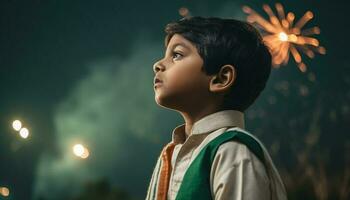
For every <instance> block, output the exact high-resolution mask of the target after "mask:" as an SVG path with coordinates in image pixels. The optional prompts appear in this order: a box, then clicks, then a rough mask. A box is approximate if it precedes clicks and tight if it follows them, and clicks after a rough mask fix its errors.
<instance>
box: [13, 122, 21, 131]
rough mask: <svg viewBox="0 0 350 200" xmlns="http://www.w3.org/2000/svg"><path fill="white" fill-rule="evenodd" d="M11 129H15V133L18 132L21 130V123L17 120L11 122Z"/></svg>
mask: <svg viewBox="0 0 350 200" xmlns="http://www.w3.org/2000/svg"><path fill="white" fill-rule="evenodd" d="M12 127H13V129H15V130H16V131H19V130H21V128H22V122H21V121H19V120H15V121H13V122H12Z"/></svg>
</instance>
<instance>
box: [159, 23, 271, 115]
mask: <svg viewBox="0 0 350 200" xmlns="http://www.w3.org/2000/svg"><path fill="white" fill-rule="evenodd" d="M165 32H166V34H167V35H166V37H165V46H167V45H168V43H169V41H170V39H171V37H172V36H173V35H174V34H179V35H181V36H183V37H184V38H186V39H187V40H189V41H190V42H191V43H192V44H194V46H195V47H196V49H197V51H198V53H199V55H200V56H201V58H202V59H203V63H204V64H203V70H204V71H205V73H206V74H207V75H213V74H216V73H218V72H219V70H220V69H221V67H222V66H223V65H226V64H231V65H233V66H234V67H235V70H236V73H237V74H236V80H235V82H234V84H233V86H232V87H231V90H230V93H229V94H228V95H227V96H226V97H225V99H224V105H223V108H224V109H235V110H239V111H242V112H243V111H245V110H246V109H247V108H248V107H249V106H250V105H251V104H253V102H254V101H255V100H256V99H257V97H258V96H259V95H260V93H261V91H262V90H263V89H264V88H265V85H266V82H267V80H268V77H269V75H270V72H271V54H270V52H269V49H268V48H267V46H266V45H265V44H264V43H263V39H262V37H261V35H260V34H259V32H258V30H257V29H256V28H254V27H253V26H252V25H250V24H249V23H247V22H243V21H239V20H235V19H222V18H216V17H209V18H204V17H186V18H182V19H180V20H179V21H176V22H171V23H169V24H167V25H166V27H165Z"/></svg>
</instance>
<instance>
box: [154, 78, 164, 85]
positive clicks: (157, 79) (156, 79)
mask: <svg viewBox="0 0 350 200" xmlns="http://www.w3.org/2000/svg"><path fill="white" fill-rule="evenodd" d="M153 83H154V87H157V86H160V85H161V84H162V83H163V81H162V80H161V79H160V78H159V77H158V76H156V77H154V81H153Z"/></svg>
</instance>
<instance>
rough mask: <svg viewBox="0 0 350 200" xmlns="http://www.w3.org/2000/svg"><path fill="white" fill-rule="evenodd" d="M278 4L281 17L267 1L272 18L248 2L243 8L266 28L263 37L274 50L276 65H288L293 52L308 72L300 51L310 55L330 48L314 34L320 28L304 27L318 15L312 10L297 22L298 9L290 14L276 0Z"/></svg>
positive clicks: (266, 8) (248, 18) (249, 18)
mask: <svg viewBox="0 0 350 200" xmlns="http://www.w3.org/2000/svg"><path fill="white" fill-rule="evenodd" d="M275 7H276V10H277V14H278V17H277V16H276V15H275V13H274V12H273V11H272V9H271V7H270V6H268V5H266V4H264V5H263V9H264V11H265V12H266V13H267V14H268V16H269V20H266V19H264V18H263V17H262V16H261V15H259V14H258V13H257V12H255V11H254V10H253V9H251V8H250V7H248V6H243V12H245V13H247V14H248V16H247V21H248V22H250V23H254V24H257V25H258V27H260V28H261V29H262V30H263V32H264V33H263V39H264V41H265V43H266V45H267V46H268V47H269V48H270V50H271V54H272V64H273V66H274V67H279V66H280V65H286V64H287V63H288V60H289V55H290V54H291V55H292V57H293V58H294V60H295V62H296V63H297V66H298V68H299V69H300V70H301V71H302V72H305V71H306V65H305V63H304V62H303V61H302V57H301V54H300V53H299V52H303V53H304V54H305V55H306V56H308V57H309V58H313V57H314V56H315V52H317V53H320V54H325V53H326V49H325V48H324V47H322V46H320V45H319V41H318V40H317V39H316V38H313V37H311V36H312V35H315V34H316V35H318V34H320V28H319V27H317V26H315V27H312V28H308V29H305V30H303V29H302V28H303V27H304V26H305V24H306V23H308V22H309V21H310V20H311V19H312V18H313V17H314V15H313V13H312V12H311V11H307V12H306V13H305V14H304V15H303V16H302V17H301V18H300V19H299V20H298V21H297V22H296V23H295V24H294V19H295V15H294V13H292V12H289V13H288V14H287V15H286V14H285V11H284V9H283V6H282V4H280V3H276V4H275Z"/></svg>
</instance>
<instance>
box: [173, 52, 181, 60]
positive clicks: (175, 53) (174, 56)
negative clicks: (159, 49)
mask: <svg viewBox="0 0 350 200" xmlns="http://www.w3.org/2000/svg"><path fill="white" fill-rule="evenodd" d="M172 57H173V59H178V58H181V57H182V54H180V53H178V52H175V51H173V52H172Z"/></svg>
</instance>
